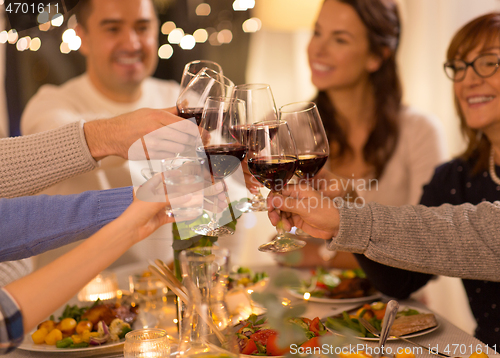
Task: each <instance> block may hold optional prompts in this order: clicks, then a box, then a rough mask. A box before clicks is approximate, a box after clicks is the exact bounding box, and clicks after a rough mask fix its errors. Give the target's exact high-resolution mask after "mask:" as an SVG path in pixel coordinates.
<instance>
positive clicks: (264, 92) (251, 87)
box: [233, 83, 278, 213]
mask: <svg viewBox="0 0 500 358" xmlns="http://www.w3.org/2000/svg"><path fill="white" fill-rule="evenodd" d="M233 97H234V98H238V99H241V100H243V101H245V105H246V111H247V112H246V123H243V122H240V124H238V128H239V130H241V131H246V132H247V134H248V133H249V132H248V130H249V128H250V127H251V126H252V124H254V123H257V122H264V121H278V114H277V110H276V104H275V103H274V97H273V93H272V92H271V87H270V86H269V85H268V84H265V83H249V84H244V85H238V86H236V87H235V88H234V92H233ZM235 130H236V129H235ZM237 208H238V210H239V211H241V212H244V213H248V212H254V211H267V204H266V199H265V198H264V197H263V196H262V194H261V193H260V190H259V191H258V193H257V194H256V195H254V196H253V197H252V198H251V199H250V201H249V202H247V203H243V204H239V205H238V206H237Z"/></svg>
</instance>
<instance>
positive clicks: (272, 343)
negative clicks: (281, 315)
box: [266, 333, 290, 356]
mask: <svg viewBox="0 0 500 358" xmlns="http://www.w3.org/2000/svg"><path fill="white" fill-rule="evenodd" d="M266 348H267V355H270V356H284V355H285V354H287V353H289V352H290V347H285V348H282V347H281V346H280V345H278V335H277V334H276V333H275V334H271V335H270V336H269V338H268V339H267V346H266Z"/></svg>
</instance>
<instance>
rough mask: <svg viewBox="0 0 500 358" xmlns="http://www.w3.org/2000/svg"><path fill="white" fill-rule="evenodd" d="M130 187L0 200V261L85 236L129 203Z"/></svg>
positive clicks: (23, 256) (44, 249) (27, 255)
mask: <svg viewBox="0 0 500 358" xmlns="http://www.w3.org/2000/svg"><path fill="white" fill-rule="evenodd" d="M132 199H133V195H132V187H127V188H118V189H111V190H101V191H88V192H84V193H81V194H75V195H54V196H51V195H39V196H29V197H21V198H15V199H0V230H1V231H0V241H1V243H2V244H1V247H0V262H3V261H12V260H19V259H22V258H26V257H30V256H34V255H38V254H40V253H42V252H45V251H48V250H52V249H55V248H58V247H60V246H63V245H66V244H70V243H72V242H75V241H79V240H82V239H86V238H88V237H89V236H91V235H92V234H94V233H95V232H97V231H98V230H99V229H100V228H102V227H103V226H104V225H106V224H107V223H109V222H111V221H113V220H114V219H116V218H117V217H118V216H119V215H120V214H121V213H123V211H125V209H126V208H127V207H128V206H129V205H130V204H131V203H132Z"/></svg>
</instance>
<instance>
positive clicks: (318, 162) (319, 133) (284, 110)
mask: <svg viewBox="0 0 500 358" xmlns="http://www.w3.org/2000/svg"><path fill="white" fill-rule="evenodd" d="M279 115H280V119H282V120H284V121H286V122H287V123H288V126H289V127H290V130H291V132H292V135H293V138H294V139H295V145H296V146H297V156H298V161H297V170H296V171H295V175H297V176H298V177H299V178H300V179H306V180H307V179H312V178H314V176H315V175H316V174H317V173H318V172H319V171H320V169H321V168H323V166H324V165H325V163H326V161H327V159H328V155H329V153H330V147H329V145H328V138H327V136H326V132H325V128H324V126H323V122H322V121H321V117H320V115H319V112H318V108H317V107H316V104H314V103H313V102H296V103H290V104H286V105H284V106H282V107H281V108H280V109H279ZM295 234H296V235H300V236H303V237H306V236H307V237H312V236H310V235H309V234H307V233H305V232H304V231H302V230H300V229H297V230H296V231H295Z"/></svg>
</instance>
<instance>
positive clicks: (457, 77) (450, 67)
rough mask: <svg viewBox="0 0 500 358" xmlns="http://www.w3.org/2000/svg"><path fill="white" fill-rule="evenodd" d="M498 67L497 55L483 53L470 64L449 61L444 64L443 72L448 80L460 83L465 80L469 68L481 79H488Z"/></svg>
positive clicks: (499, 60) (499, 63)
mask: <svg viewBox="0 0 500 358" xmlns="http://www.w3.org/2000/svg"><path fill="white" fill-rule="evenodd" d="M499 65H500V59H499V58H498V55H495V54H492V53H485V54H482V55H479V56H478V57H476V58H475V59H474V60H472V61H471V62H466V61H464V60H458V59H457V60H451V61H448V62H446V63H445V64H444V72H445V73H446V76H448V78H449V79H451V80H452V81H454V82H460V81H462V80H463V79H464V78H465V73H466V72H467V68H468V67H469V66H470V67H472V69H473V70H474V72H475V73H476V74H477V75H478V76H479V77H482V78H486V77H490V76H493V75H494V74H495V72H497V70H498V66H499Z"/></svg>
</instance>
